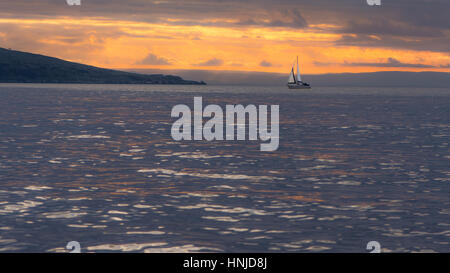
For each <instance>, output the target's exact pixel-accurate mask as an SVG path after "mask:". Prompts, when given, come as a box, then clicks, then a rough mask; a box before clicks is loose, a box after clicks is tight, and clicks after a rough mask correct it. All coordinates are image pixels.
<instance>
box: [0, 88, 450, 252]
mask: <svg viewBox="0 0 450 273" xmlns="http://www.w3.org/2000/svg"><path fill="white" fill-rule="evenodd" d="M38 87H39V86H33V88H30V86H28V87H26V86H17V85H3V86H2V87H0V97H1V100H0V115H1V119H0V219H1V221H0V251H1V252H8V251H10V252H11V251H26V252H28V251H33V252H34V251H36V252H45V251H52V252H53V251H55V252H60V251H61V252H63V251H64V252H65V251H67V250H65V245H66V244H67V242H69V241H79V242H80V243H81V247H82V251H84V252H86V251H92V252H95V251H99V252H104V251H137V252H221V251H226V252H250V251H251V252H278V251H280V252H291V251H292V252H310V251H325V252H326V251H329V252H349V251H351V252H366V249H365V247H366V244H367V242H369V241H374V240H375V241H378V242H380V243H381V246H382V251H385V252H388V251H396V252H403V251H417V252H429V251H438V252H445V251H446V252H448V251H450V246H449V242H450V221H449V219H450V217H449V214H450V209H449V207H450V206H449V205H450V198H449V194H450V186H449V185H450V168H449V166H450V150H449V146H448V142H449V135H450V113H449V111H450V96H449V94H450V91H449V90H444V89H439V90H429V91H428V90H425V91H426V92H428V93H429V94H434V95H429V94H427V93H426V92H424V91H420V90H419V91H417V90H412V91H411V94H410V95H408V93H407V92H406V91H405V90H399V89H397V90H396V89H392V90H389V89H384V90H376V89H349V90H341V89H339V90H334V89H332V88H329V89H319V90H318V91H316V90H315V93H309V92H310V91H308V92H291V91H289V92H288V91H286V90H284V89H280V90H277V89H273V88H267V87H266V88H242V87H208V86H206V87H203V86H202V87H193V86H189V87H182V86H177V87H170V86H163V87H162V86H145V87H143V86H120V85H119V86H102V85H97V86H89V85H87V86H79V85H74V86H70V85H66V86H57V85H54V86H45V88H43V87H42V86H41V88H38ZM121 88H122V89H121ZM108 90H109V91H108ZM120 90H126V91H120ZM258 90H262V91H261V92H258ZM143 91H147V92H143ZM227 92H228V93H227ZM229 93H232V95H229ZM280 93H281V94H282V95H280ZM365 93H368V94H369V95H367V94H365ZM195 95H201V96H203V100H204V104H205V105H206V104H213V103H214V104H219V105H222V106H223V105H226V104H244V105H245V104H256V105H258V104H279V105H280V148H279V150H278V151H276V152H260V151H259V149H258V147H259V142H248V141H240V142H238V141H235V142H226V141H217V142H206V141H200V142H199V141H186V142H174V141H173V140H172V139H171V137H170V128H171V125H172V122H173V121H174V120H173V119H171V118H170V111H171V109H172V107H173V106H174V105H176V104H180V103H182V104H189V105H190V104H192V102H193V97H194V96H195Z"/></svg>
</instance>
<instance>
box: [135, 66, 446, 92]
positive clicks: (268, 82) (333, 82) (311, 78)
mask: <svg viewBox="0 0 450 273" xmlns="http://www.w3.org/2000/svg"><path fill="white" fill-rule="evenodd" d="M130 71H133V72H139V73H163V72H164V73H176V74H177V75H180V76H182V77H189V78H190V79H193V80H198V79H202V80H205V81H207V82H208V84H216V85H256V86H284V85H286V82H287V79H288V76H289V75H288V74H289V73H285V74H279V73H264V72H244V71H207V70H155V69H153V70H144V69H141V70H139V69H134V70H130ZM302 79H303V80H305V81H306V82H309V83H311V84H312V86H313V87H314V86H336V87H339V86H342V87H344V86H346V87H444V88H445V87H447V88H450V73H446V72H400V71H382V72H373V73H339V74H320V75H302Z"/></svg>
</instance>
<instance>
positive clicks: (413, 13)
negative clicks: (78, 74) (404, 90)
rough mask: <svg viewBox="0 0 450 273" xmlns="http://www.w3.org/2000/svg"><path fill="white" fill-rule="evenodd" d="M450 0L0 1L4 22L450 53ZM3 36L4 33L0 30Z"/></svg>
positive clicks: (1, 16)
mask: <svg viewBox="0 0 450 273" xmlns="http://www.w3.org/2000/svg"><path fill="white" fill-rule="evenodd" d="M448 14H450V2H449V0H427V1H424V0H395V1H382V5H381V7H370V6H368V5H367V3H366V1H365V0H340V1H336V0H315V1H310V0H277V1H275V0H247V1H241V0H165V1H148V0H128V1H126V3H125V2H124V1H123V0H83V1H82V6H80V7H70V6H68V5H67V4H66V1H65V0H42V1H28V0H15V1H0V18H54V17H62V16H71V17H80V18H89V17H92V18H105V19H115V20H129V21H139V22H150V23H164V24H170V25H187V26H191V25H203V26H224V27H242V28H245V27H250V26H258V27H270V28H277V27H279V28H290V29H292V31H295V29H300V28H308V27H311V28H314V29H315V30H317V29H318V28H317V27H314V25H326V24H331V25H334V26H337V28H326V27H320V28H321V31H325V32H336V33H339V34H343V35H344V36H343V38H342V39H339V40H338V41H337V42H336V44H337V45H345V46H367V47H388V48H402V49H411V50H429V51H439V52H449V51H450V48H449V47H450V46H449V45H450V16H448ZM0 31H1V29H0Z"/></svg>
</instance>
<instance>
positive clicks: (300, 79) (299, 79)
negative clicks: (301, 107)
mask: <svg viewBox="0 0 450 273" xmlns="http://www.w3.org/2000/svg"><path fill="white" fill-rule="evenodd" d="M297 81H299V82H302V78H301V77H300V67H299V66H298V56H297Z"/></svg>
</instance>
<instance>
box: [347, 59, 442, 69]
mask: <svg viewBox="0 0 450 273" xmlns="http://www.w3.org/2000/svg"><path fill="white" fill-rule="evenodd" d="M345 66H373V67H412V68H433V67H434V66H432V65H426V64H413V63H402V62H400V61H399V60H397V59H394V58H388V59H387V61H386V62H381V63H345Z"/></svg>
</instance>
